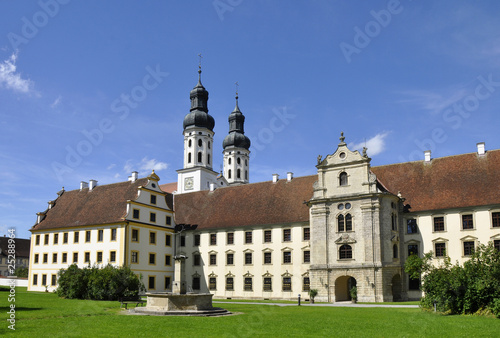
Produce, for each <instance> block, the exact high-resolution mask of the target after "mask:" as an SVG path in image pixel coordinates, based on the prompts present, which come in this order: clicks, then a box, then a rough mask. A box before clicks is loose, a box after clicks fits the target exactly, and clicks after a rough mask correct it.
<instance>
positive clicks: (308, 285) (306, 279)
mask: <svg viewBox="0 0 500 338" xmlns="http://www.w3.org/2000/svg"><path fill="white" fill-rule="evenodd" d="M310 289H311V282H310V280H309V277H304V279H303V280H302V290H303V291H309V290H310Z"/></svg>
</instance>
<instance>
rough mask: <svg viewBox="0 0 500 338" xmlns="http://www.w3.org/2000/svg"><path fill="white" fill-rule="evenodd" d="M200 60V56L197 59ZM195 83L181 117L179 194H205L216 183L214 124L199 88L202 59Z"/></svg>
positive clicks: (202, 88) (203, 94) (204, 93)
mask: <svg viewBox="0 0 500 338" xmlns="http://www.w3.org/2000/svg"><path fill="white" fill-rule="evenodd" d="M200 57H201V56H200ZM198 68H199V69H198V83H197V84H196V86H195V87H194V88H193V89H192V90H191V92H190V95H189V98H190V100H191V109H190V111H189V113H188V114H187V115H186V116H185V117H184V122H183V127H184V132H183V134H184V168H183V169H180V170H177V173H178V175H179V177H178V192H179V193H184V192H190V191H199V190H208V189H209V188H210V184H211V183H214V184H216V183H217V173H216V172H214V171H213V170H212V160H213V157H212V152H213V150H212V149H213V138H214V126H215V120H214V118H213V117H212V116H210V115H209V114H208V91H207V90H206V89H205V87H203V85H202V84H201V59H200V65H199V67H198Z"/></svg>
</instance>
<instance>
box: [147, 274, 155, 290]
mask: <svg viewBox="0 0 500 338" xmlns="http://www.w3.org/2000/svg"><path fill="white" fill-rule="evenodd" d="M155 279H156V278H155V276H149V278H148V289H155Z"/></svg>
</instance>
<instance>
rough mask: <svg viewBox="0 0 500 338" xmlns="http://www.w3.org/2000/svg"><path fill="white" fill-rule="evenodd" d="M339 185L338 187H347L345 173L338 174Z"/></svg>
mask: <svg viewBox="0 0 500 338" xmlns="http://www.w3.org/2000/svg"><path fill="white" fill-rule="evenodd" d="M339 185H340V186H345V185H347V173H345V172H342V173H340V176H339Z"/></svg>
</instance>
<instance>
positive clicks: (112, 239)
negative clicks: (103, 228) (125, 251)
mask: <svg viewBox="0 0 500 338" xmlns="http://www.w3.org/2000/svg"><path fill="white" fill-rule="evenodd" d="M111 241H116V229H111Z"/></svg>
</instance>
